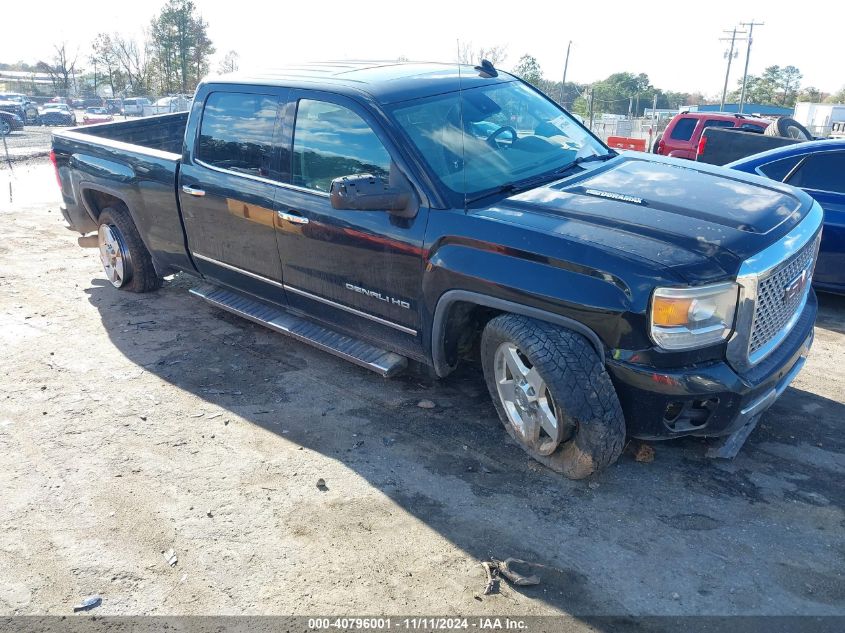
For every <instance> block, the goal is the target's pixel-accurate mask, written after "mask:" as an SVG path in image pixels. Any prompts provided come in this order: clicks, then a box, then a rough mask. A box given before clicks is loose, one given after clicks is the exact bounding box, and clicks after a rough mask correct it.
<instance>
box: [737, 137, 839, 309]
mask: <svg viewBox="0 0 845 633" xmlns="http://www.w3.org/2000/svg"><path fill="white" fill-rule="evenodd" d="M725 167H730V168H731V169H737V170H739V171H744V172H747V173H749V174H758V175H760V176H765V177H767V178H771V179H772V180H777V181H779V182H785V183H787V184H790V185H792V186H794V187H799V188H801V189H803V190H804V191H806V192H807V193H808V194H810V195H811V196H813V198H815V199H816V200H817V201H818V203H819V204H820V205H821V206H822V208H823V209H824V231H823V233H822V243H821V248H820V250H819V259H818V262H817V264H816V272H815V275H814V277H813V285H814V286H815V287H816V288H818V289H819V290H826V291H828V292H836V293H842V294H845V139H837V140H824V141H808V142H806V143H796V144H795V145H787V146H785V147H778V148H776V149H772V150H769V151H767V152H762V153H760V154H754V155H753V156H748V157H746V158H741V159H739V160H736V161H734V162H732V163H728V164H727V165H725Z"/></svg>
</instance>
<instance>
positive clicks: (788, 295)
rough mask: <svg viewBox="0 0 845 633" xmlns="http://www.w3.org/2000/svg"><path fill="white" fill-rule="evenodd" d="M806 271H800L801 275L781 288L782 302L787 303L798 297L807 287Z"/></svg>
mask: <svg viewBox="0 0 845 633" xmlns="http://www.w3.org/2000/svg"><path fill="white" fill-rule="evenodd" d="M807 277H808V273H807V269H806V268H805V269H804V270H802V271H801V274H800V275H798V276H797V277H796V278H795V279H793V280H792V281H790V282H789V283H788V284H786V285H785V286H784V287H783V302H784V303H789V302H790V301H792V300H793V299H795V298H796V297H798V296H799V295H800V294H801V293H802V292H803V290H804V287H805V286H806V285H807Z"/></svg>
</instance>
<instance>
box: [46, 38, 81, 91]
mask: <svg viewBox="0 0 845 633" xmlns="http://www.w3.org/2000/svg"><path fill="white" fill-rule="evenodd" d="M53 50H55V51H56V52H55V55H53V63H52V64H50V63H47V62H44V61H39V62H38V63H37V64H36V68H37V69H38V70H39V71H40V72H45V73H47V74H48V75H50V80H51V81H52V82H53V87H54V88H55V89H56V90H57V91H61V92H63V93H64V94H65V96H67V95H68V94H69V93H70V92H71V86H72V84H73V78H74V77H75V76H76V71H77V68H76V60H77V58H78V57H79V51H78V50H77V51H76V53H74V54H73V59H71V55H70V54H69V53H68V50H67V43H66V42H62V43H61V44H54V45H53Z"/></svg>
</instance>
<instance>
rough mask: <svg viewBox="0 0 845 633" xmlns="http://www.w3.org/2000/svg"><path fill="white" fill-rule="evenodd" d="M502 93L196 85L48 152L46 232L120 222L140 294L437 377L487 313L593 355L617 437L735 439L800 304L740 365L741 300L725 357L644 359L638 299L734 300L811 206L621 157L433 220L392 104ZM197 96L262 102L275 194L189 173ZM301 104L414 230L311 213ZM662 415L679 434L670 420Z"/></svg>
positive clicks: (657, 353) (438, 77) (791, 363)
mask: <svg viewBox="0 0 845 633" xmlns="http://www.w3.org/2000/svg"><path fill="white" fill-rule="evenodd" d="M514 81H518V80H516V79H515V78H514V77H512V76H510V75H508V74H506V73H502V72H499V74H498V76H497V77H490V76H489V75H487V74H485V73H483V72H482V73H479V72H476V71H474V70H473V69H472V68H470V67H464V68H462V69H461V70H460V71H458V72H456V71H455V69H454V67H449V66H447V67H437V66H434V67H429V66H419V65H409V66H386V67H380V68H369V67H360V68H354V69H353V70H352V71H350V70H349V69H348V68H341V69H339V70H338V69H334V72H333V73H328V75H327V74H325V72H323V73H310V74H309V73H308V72H305V73H302V72H292V73H288V74H280V75H278V76H273V77H261V78H251V79H220V80H209V81H208V82H206V83H203V84H201V85H200V86H199V88H198V89H197V92H196V95H195V98H194V101H193V104H192V108H191V111H190V113H182V114H172V115H163V116H157V117H150V118H145V119H138V120H133V121H127V122H118V123H110V124H103V125H94V126H89V127H87V128H85V129H76V130H69V131H62V132H57V133H55V134H54V140H53V149H54V161H55V164H56V167H57V171H58V173H59V176H60V181H61V188H62V195H63V199H64V204H63V207H62V212H63V214H64V216H65V219H66V220H67V222H68V224H69V227H70V228H71V229H73V230H75V231H78V232H79V233H82V234H83V235H84V234H87V233H90V232H92V231H95V230H97V226H98V216H99V213H100V212H101V210H102V209H103V208H104V207H106V206H109V205H113V204H115V203H116V202H120V203H122V204H125V206H126V208H127V209H128V211H129V213H130V214H131V217H132V220H133V221H134V223H135V225H136V226H137V228H138V232H139V233H140V236H141V238H142V240H143V242H144V244H145V245H146V248H147V249H148V250H149V252H150V254H151V255H152V259H153V262H154V265H155V269H156V272H157V273H158V274H159V275H162V276H163V275H167V274H171V273H174V272H179V271H181V272H185V273H188V274H190V275H195V276H199V277H202V278H204V279H206V280H209V281H213V282H215V283H217V284H222V285H225V286H227V287H229V288H233V289H237V290H239V291H242V292H245V293H249V295H252V296H255V297H260V298H261V299H262V300H264V301H266V302H271V303H272V304H274V305H278V306H282V307H284V308H286V309H289V310H291V311H293V312H294V313H296V314H300V315H305V316H307V317H309V318H312V319H314V320H316V321H319V322H321V323H323V324H328V325H330V326H331V327H332V328H334V329H336V330H338V331H340V332H343V333H346V334H348V335H351V336H354V337H358V338H360V339H362V340H365V341H370V342H372V343H374V344H377V345H379V346H381V347H383V348H385V349H387V350H390V351H392V352H395V353H397V354H401V355H403V356H406V357H408V358H410V359H414V360H416V361H419V362H421V363H424V364H427V365H429V366H431V367H432V368H433V370H434V371H435V372H436V373H437V375H439V376H446V375H447V374H448V373H449V372H450V371H451V370H452V369H453V368H454V367H455V365H456V364H457V363H458V361H459V357H460V355H461V353H462V352H463V351H465V349H466V347H467V343H468V342H471V340H468V339H472V337H473V336H474V335H477V334H478V330H479V329H480V328H481V327H483V325H484V322H485V321H486V320H488V319H489V318H490V317H491V316H492V315H496V314H503V313H512V314H519V315H525V316H527V317H530V318H532V319H536V320H539V321H544V322H547V323H552V324H555V325H557V326H560V327H563V328H567V329H568V330H571V331H573V332H576V333H578V334H580V335H581V336H583V337H584V338H585V339H586V340H587V341H589V343H590V345H591V346H592V347H593V348H594V350H595V353H596V354H597V355H598V356H599V358H600V359H601V362H602V364H603V365H604V368H605V369H606V371H607V372H608V374H609V375H610V377H611V379H612V382H613V386H614V388H615V390H616V393H617V395H618V397H619V400H620V402H621V406H622V410H623V411H624V417H625V423H626V425H627V432H628V434H630V435H632V436H636V437H642V438H668V437H676V436H680V435H688V434H695V435H715V436H718V435H726V434H729V433H732V432H734V431H736V430H737V429H738V428H739V427H741V426H742V425H744V424H746V423H747V422H749V419H750V418H752V417H753V416H754V415H757V414H759V412H760V411H762V410H763V409H765V407H766V406H768V405H769V404H771V402H772V401H773V398H774V397H777V395H779V393H780V392H781V391H782V390H783V389H784V388H785V386H786V384H788V382H789V380H791V379H792V378H793V377H794V375H795V373H796V372H797V370H798V369H800V366H801V365H802V364H803V358H804V357H805V356H806V353H807V351H808V349H809V346H810V344H811V341H812V329H813V323H814V320H815V313H816V300H815V296H814V294H813V292H812V290H811V289H809V286H808V287H807V288H806V289H804V288H803V286H802V287H801V291H802V292H804V293H806V294H805V301H804V302H802V303H801V308H800V314H796V315H795V316H794V318H793V319H791V323H790V326H789V331H788V332H785V333H784V334H785V338H783V340H782V341H781V342H780V344H779V345H777V347H776V348H775V349H774V350H773V351H771V353H769V354H768V355H767V356H766V358H765V359H764V360H763V361H761V362H759V363H756V364H754V363H750V362H748V359H747V358H741V357H740V356H741V355H740V356H737V354H736V351H735V347H736V345H738V344H740V343H742V341H743V337H745V342H746V345H747V336H748V335H749V330H750V329H751V327H752V324H751V321H749V319H751V318H753V314H754V298H753V297H750V296H748V295H747V294H744V293H743V289H742V288H741V289H740V300H739V301H740V305H739V308H738V312H737V317H736V318H737V321H736V323H735V325H734V332H733V334H732V335H731V336H730V338H729V339H728V340H727V341H722V342H719V343H716V344H713V345H709V346H706V347H702V348H699V349H693V350H687V351H671V350H664V349H662V348H660V347H659V346H657V345H656V344H655V342H654V341H653V340H652V339H651V337H650V335H649V311H650V305H651V301H652V296H653V291H654V289H655V288H657V287H678V288H684V287H698V286H701V285H705V284H712V283H716V282H725V281H736V280H737V278H738V277H739V278H740V282H741V281H742V279H743V277H742V276H743V274H746V273H747V268H748V267H749V266H750V265H751V264H754V263H755V262H758V260H759V259H760V258H761V257H762V256H763V255H761V254H765V255H766V256H767V257H771V256H772V253H780V255H779V256H780V257H782V258H783V260H784V261H785V260H787V259H788V258H789V257H792V256H793V254H792V252H791V251H790V250H789V243H790V240H793V238H794V236H795V235H797V234H799V233H801V231H803V239H805V240H806V239H808V236H809V237H811V238H813V239H814V238H815V235H816V234H817V233H818V231H819V230H820V229H819V226H820V218H819V217H818V214H817V212H816V209H817V205H815V204H814V202H813V200H812V199H811V198H810V197H809V196H807V195H806V194H804V193H802V192H800V191H798V190H796V189H793V188H790V187H788V186H785V185H781V184H779V183H775V182H767V181H764V180H762V179H759V178H755V177H753V176H748V175H745V174H742V173H738V172H732V171H729V170H724V169H721V168H718V167H714V166H710V165H705V164H700V163H693V162H687V161H679V160H675V159H671V158H664V157H659V156H654V155H649V154H639V153H626V154H623V155H618V156H615V157H610V158H609V159H608V160H606V161H604V162H600V163H599V162H597V163H595V164H591V165H590V166H589V168H586V166H585V168H584V169H578V170H574V171H573V172H572V173H567V174H566V175H563V176H561V177H560V178H552V179H550V180H549V181H548V182H546V183H543V184H540V185H538V186H536V187H532V188H530V189H529V190H527V191H522V192H518V193H514V194H512V195H509V194H508V193H507V192H504V193H502V195H498V196H496V195H493V196H491V197H489V198H487V199H485V200H484V201H482V202H479V203H477V204H471V205H468V206H466V207H465V206H464V205H455V204H451V200H452V199H453V198H450V194H449V192H448V191H444V189H443V187H442V186H441V184H440V183H439V182H438V181H437V178H436V177H435V175H433V173H432V172H431V170H430V168H429V166H428V165H427V163H426V161H425V159H424V158H423V157H422V156H421V155H420V154H419V152H418V151H417V150H416V149H415V146H414V144H413V143H412V142H411V141H410V140H409V138H408V136H407V134H406V133H405V132H404V131H403V130H402V129H401V128H400V127H399V126H398V125H397V123H396V121H395V119H394V118H393V116H392V114H391V113H392V111H393V108H394V106H395V105H396V104H400V103H406V102H413V101H414V100H420V101H424V100H426V99H430V98H432V96H434V95H439V94H442V93H448V92H450V91H459V90H463V91H466V90H470V89H473V88H475V87H479V86H482V87H483V86H488V85H493V84H496V83H497V82H514ZM214 92H237V93H243V94H259V95H266V96H267V97H268V98H270V99H272V100H273V101H274V102H276V103H277V104H278V116H277V121H276V126H275V132H274V136H273V139H272V150H271V151H270V152H269V154H268V159H267V160H268V170H267V174H270V175H272V177H270V176H268V177H249V176H245V175H243V174H239V173H235V172H233V171H228V170H225V169H219V168H214V167H210V166H208V165H206V164H203V163H202V162H201V161H198V160H197V155H196V150H197V137H198V126H199V123H200V121H201V120H202V117H203V114H204V107H205V103H206V100H207V99H208V97H209V95H210V94H211V93H214ZM303 98H307V99H315V100H321V101H326V102H329V103H336V104H341V105H343V106H344V107H346V108H348V109H349V110H351V111H353V112H355V113H356V114H358V115H359V116H360V117H361V118H362V119H363V120H364V121H365V122H366V123H367V125H368V126H369V127H370V128H371V129H372V130H373V131H374V132H375V134H376V135H377V136H378V138H379V140H380V141H381V143H382V144H383V145H384V147H385V148H386V150H387V152H389V154H390V158H391V160H392V161H393V163H394V164H395V165H396V166H397V168H398V169H399V170H401V173H402V174H403V175H404V176H405V177H406V178H407V179H408V181H409V182H410V183H411V186H412V187H413V191H414V194H415V196H416V197H417V198H418V209H417V211H416V214H415V215H414V217H412V218H405V217H398V216H397V215H395V214H392V213H388V212H385V211H378V210H371V211H367V210H338V209H334V208H333V207H332V204H331V203H330V199H329V196H328V195H326V194H325V193H322V192H316V191H311V190H308V189H306V188H303V187H301V186H296V185H294V184H293V182H292V179H291V160H292V158H291V157H292V152H293V149H292V142H293V139H292V135H293V130H294V121H295V117H296V116H297V103H298V102H299V100H300V99H303ZM514 136H516V134H514ZM488 140H489V139H488ZM602 147H603V146H602ZM197 191H202V192H204V195H194V194H195V193H197ZM286 218H287V219H286ZM305 220H307V223H301V222H304V221H305ZM810 223H814V224H812V226H810V225H809V224H810ZM771 264H772V266H770V268H772V267H777V266H780V265H781V264H780V261H779V260H772V262H771ZM777 270H779V268H777ZM810 270H811V269H810ZM767 274H769V273H767ZM749 311H750V312H749ZM673 407H674V408H673ZM670 411H672V412H674V413H678V412H680V413H678V415H679V417H676V419H675V420H674V421H669V420H668V419H667V416H668V415H669V413H667V412H670ZM678 420H682V423H678Z"/></svg>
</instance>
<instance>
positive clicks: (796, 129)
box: [763, 116, 813, 141]
mask: <svg viewBox="0 0 845 633" xmlns="http://www.w3.org/2000/svg"><path fill="white" fill-rule="evenodd" d="M763 134H765V135H766V136H782V137H783V138H794V139H796V140H800V141H811V140H813V135H812V134H810V130H808V129H807V128H805V127H804V126H803V125H801V124H800V123H799V122H798V121H796V120H795V119H793V118H790V117H788V116H785V117H782V118H780V119H778V120H777V121H773V122H772V123H771V124H769V127H767V128H766V129H765V130H764V131H763Z"/></svg>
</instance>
